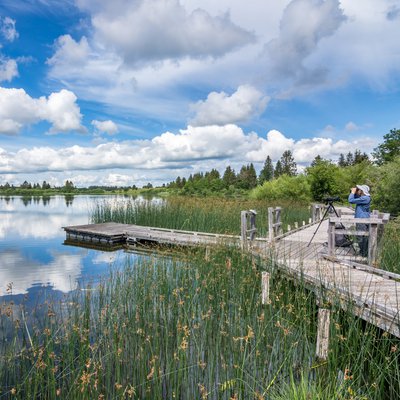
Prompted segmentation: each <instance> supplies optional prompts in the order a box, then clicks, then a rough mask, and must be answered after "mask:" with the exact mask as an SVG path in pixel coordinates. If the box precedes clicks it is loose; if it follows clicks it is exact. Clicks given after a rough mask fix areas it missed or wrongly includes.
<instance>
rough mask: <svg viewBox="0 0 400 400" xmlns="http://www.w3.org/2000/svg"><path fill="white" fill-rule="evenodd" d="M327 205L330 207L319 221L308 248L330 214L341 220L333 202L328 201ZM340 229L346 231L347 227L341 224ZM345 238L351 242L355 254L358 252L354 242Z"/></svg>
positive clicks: (346, 237) (346, 236)
mask: <svg viewBox="0 0 400 400" xmlns="http://www.w3.org/2000/svg"><path fill="white" fill-rule="evenodd" d="M327 205H328V207H327V208H326V210H325V212H324V215H323V216H322V219H321V221H319V224H318V226H317V229H316V230H315V232H314V233H313V235H312V237H311V239H310V241H309V242H308V245H307V247H309V246H310V244H311V242H312V241H313V239H314V237H315V235H316V234H317V232H318V229H319V228H320V226H321V224H322V221H323V220H324V219H325V217H326V216H327V215H328V214H331V213H335V215H336V216H337V217H338V218H339V214H338V213H337V211H336V208H335V206H334V205H333V200H328V201H327ZM340 228H341V229H345V227H344V225H343V224H342V223H340ZM344 237H345V239H346V240H348V241H349V243H351V247H352V249H353V250H354V252H356V249H355V248H354V245H353V241H352V240H351V239H350V238H349V236H348V235H344Z"/></svg>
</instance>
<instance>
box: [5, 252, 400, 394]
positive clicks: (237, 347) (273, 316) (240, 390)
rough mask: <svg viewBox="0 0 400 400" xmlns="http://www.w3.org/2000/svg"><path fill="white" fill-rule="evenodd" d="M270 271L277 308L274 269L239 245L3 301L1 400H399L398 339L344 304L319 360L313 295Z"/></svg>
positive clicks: (128, 262) (126, 265) (128, 263)
mask: <svg viewBox="0 0 400 400" xmlns="http://www.w3.org/2000/svg"><path fill="white" fill-rule="evenodd" d="M267 267H268V270H269V272H270V274H271V290H270V304H267V305H262V304H261V293H260V292H261V290H260V281H261V269H262V268H263V267H261V266H260V265H258V263H257V259H254V258H252V257H250V256H249V255H246V254H243V253H241V252H240V251H239V250H237V249H234V248H212V249H210V250H209V251H207V252H206V251H205V249H192V250H191V251H189V252H181V253H180V255H179V256H173V257H172V256H164V257H161V256H160V255H158V256H155V255H150V256H147V257H144V256H143V257H138V256H135V257H132V256H129V255H127V258H126V259H125V260H123V263H122V265H119V264H116V265H113V266H112V267H111V268H110V274H109V275H108V276H107V277H104V278H103V279H102V280H101V281H100V282H99V283H97V284H91V285H86V287H84V288H82V289H85V290H79V291H77V292H75V293H73V294H72V295H70V296H68V297H67V298H65V299H62V301H58V302H56V301H54V302H49V303H47V304H45V305H43V306H40V305H38V306H37V308H36V309H34V310H31V311H29V310H24V309H23V306H21V307H22V309H20V308H17V307H15V305H10V303H8V304H3V305H2V309H1V313H0V320H1V321H0V322H1V327H2V328H3V329H4V331H3V332H7V335H6V336H7V337H4V338H3V340H2V341H1V342H0V382H1V393H0V399H1V398H13V396H14V397H15V398H20V399H22V398H24V399H25V398H29V399H35V398H57V397H59V398H68V399H107V398H113V399H114V398H115V399H125V398H134V399H173V398H176V399H194V398H196V399H258V400H260V399H282V398H284V397H285V398H290V399H292V398H293V399H296V398H298V399H306V398H309V397H306V393H308V391H307V388H309V389H310V393H321V397H320V398H324V399H351V398H352V399H382V398H398V397H399V395H400V383H399V382H400V371H399V363H398V361H399V360H398V358H399V347H398V344H399V343H398V340H396V339H393V338H392V337H390V336H389V335H386V334H382V333H381V332H380V331H379V330H378V329H376V328H374V327H372V326H369V325H368V326H366V325H365V324H363V323H362V322H361V321H360V320H359V319H357V318H354V317H351V316H350V314H349V313H344V312H342V311H340V304H339V303H340V302H339V300H338V301H337V302H336V301H333V302H332V309H333V311H334V312H333V313H332V319H333V321H332V323H331V332H330V334H331V342H330V350H329V358H328V361H327V362H320V361H318V360H316V359H315V356H314V354H315V338H316V311H317V306H316V299H315V296H314V294H313V293H312V292H310V291H308V290H307V289H306V287H305V285H303V283H302V282H301V281H300V282H299V283H297V284H294V283H293V282H292V281H290V280H287V279H285V278H284V277H283V276H282V275H281V274H280V273H279V271H278V270H277V268H276V267H275V264H274V262H273V260H271V261H270V263H269V265H268V266H267ZM7 307H8V308H7ZM21 311H23V312H24V314H21ZM28 311H29V312H28ZM27 312H28V314H27ZM22 315H24V318H25V319H26V321H27V323H26V324H25V323H24V320H23V319H22V317H21V316H22ZM17 321H18V322H17ZM307 396H308V394H307ZM313 398H318V397H313Z"/></svg>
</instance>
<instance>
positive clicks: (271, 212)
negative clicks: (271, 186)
mask: <svg viewBox="0 0 400 400" xmlns="http://www.w3.org/2000/svg"><path fill="white" fill-rule="evenodd" d="M274 236H275V235H274V209H273V207H268V239H269V241H270V242H272V241H273V240H274Z"/></svg>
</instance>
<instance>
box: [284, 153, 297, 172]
mask: <svg viewBox="0 0 400 400" xmlns="http://www.w3.org/2000/svg"><path fill="white" fill-rule="evenodd" d="M281 164H282V173H283V174H286V175H288V176H295V175H296V174H297V164H296V163H295V161H294V158H293V154H292V152H291V151H290V150H285V151H284V152H283V154H282V157H281Z"/></svg>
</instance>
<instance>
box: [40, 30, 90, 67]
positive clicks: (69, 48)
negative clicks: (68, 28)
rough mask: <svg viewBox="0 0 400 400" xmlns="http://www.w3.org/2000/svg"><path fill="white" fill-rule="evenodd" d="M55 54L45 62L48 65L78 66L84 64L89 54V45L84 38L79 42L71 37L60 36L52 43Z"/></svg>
mask: <svg viewBox="0 0 400 400" xmlns="http://www.w3.org/2000/svg"><path fill="white" fill-rule="evenodd" d="M54 48H55V53H54V55H53V56H52V57H51V58H50V59H48V60H47V63H48V64H49V65H56V64H64V63H67V64H72V65H75V66H79V65H81V64H82V63H84V62H85V61H86V59H87V57H88V56H89V54H90V47H89V43H88V41H87V39H86V37H85V36H83V37H82V38H81V40H80V41H79V42H77V41H75V40H74V39H73V38H72V37H71V35H62V36H60V37H58V38H57V39H56V41H55V42H54Z"/></svg>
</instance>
